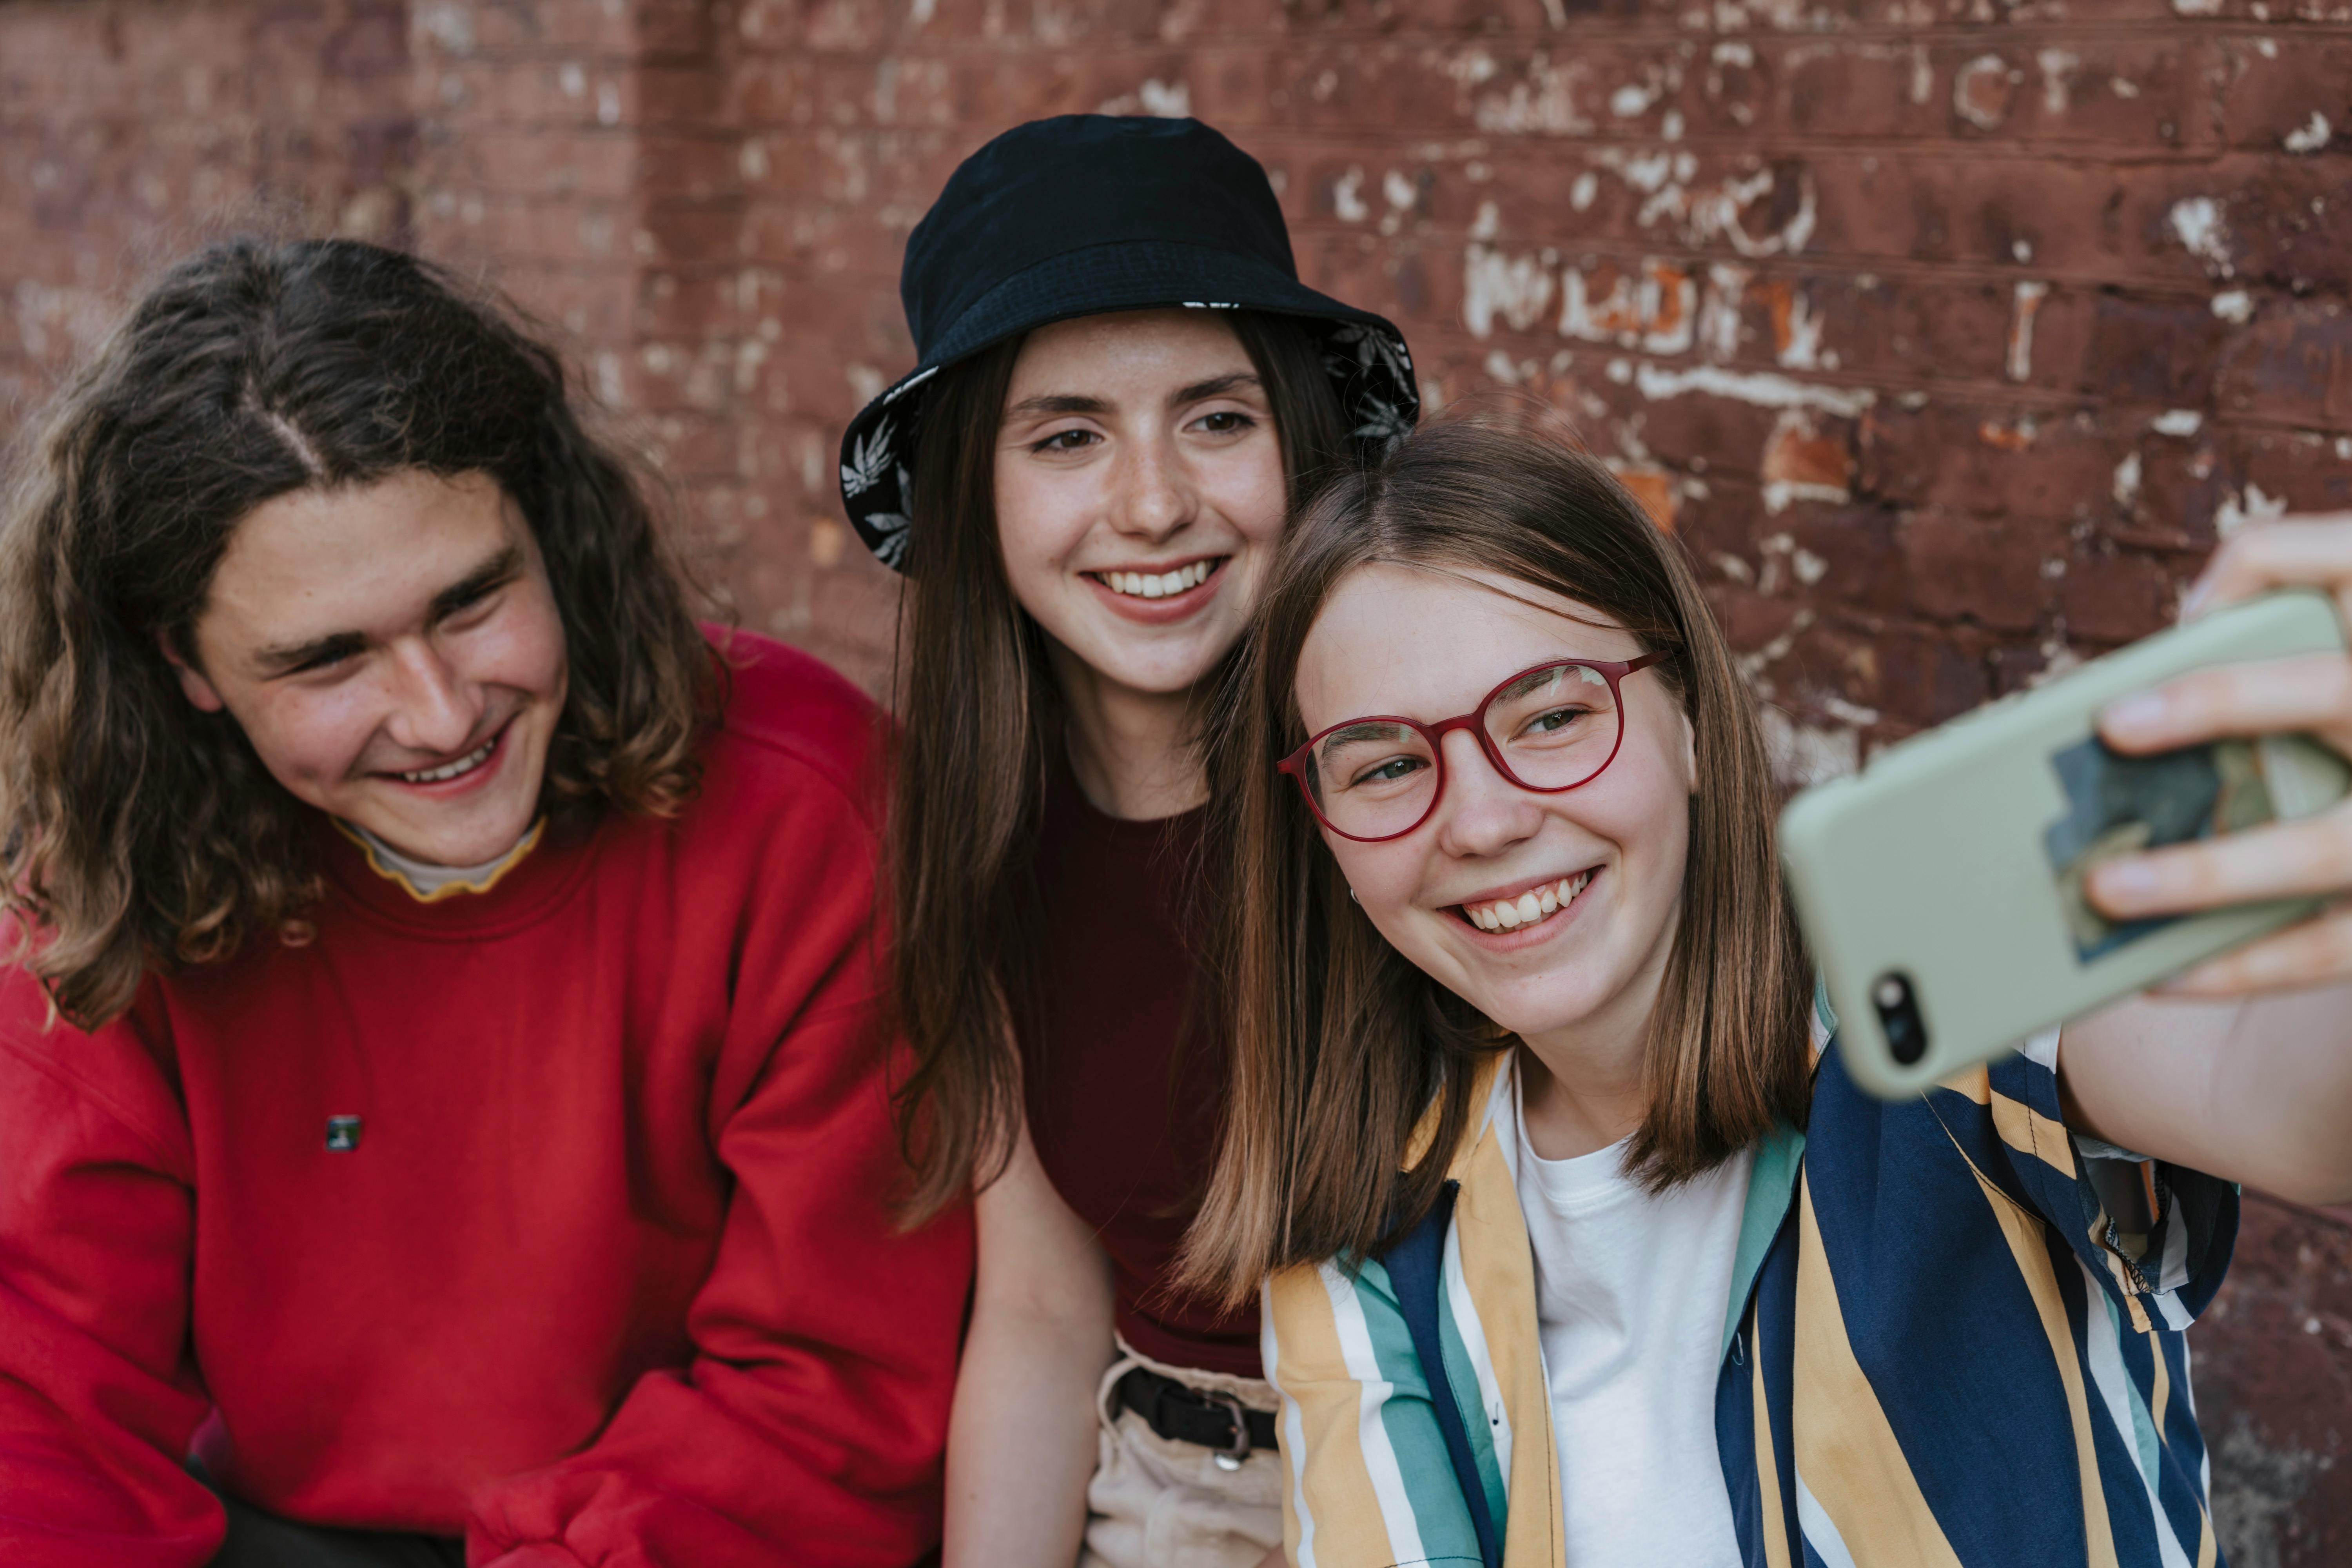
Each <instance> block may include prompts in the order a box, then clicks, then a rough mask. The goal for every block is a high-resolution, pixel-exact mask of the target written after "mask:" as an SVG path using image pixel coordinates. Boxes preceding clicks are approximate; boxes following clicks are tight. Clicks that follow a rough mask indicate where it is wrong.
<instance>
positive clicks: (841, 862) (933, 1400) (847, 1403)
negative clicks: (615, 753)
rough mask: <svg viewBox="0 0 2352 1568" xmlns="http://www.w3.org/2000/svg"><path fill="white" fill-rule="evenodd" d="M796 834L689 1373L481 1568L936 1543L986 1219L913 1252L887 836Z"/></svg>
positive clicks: (752, 1005) (762, 884)
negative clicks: (896, 1100)
mask: <svg viewBox="0 0 2352 1568" xmlns="http://www.w3.org/2000/svg"><path fill="white" fill-rule="evenodd" d="M711 804H714V805H717V804H719V803H711ZM793 816H794V818H795V821H794V823H793V829H792V831H791V832H789V833H788V834H786V835H784V836H783V837H782V841H781V842H778V843H774V844H772V845H771V846H770V847H769V850H768V853H767V854H766V855H765V856H764V857H763V858H762V859H763V863H762V865H761V874H760V878H759V880H758V882H757V883H756V884H755V886H754V889H753V896H752V900H751V904H752V908H751V910H750V912H749V914H748V915H747V916H746V918H745V922H744V930H743V931H742V932H741V933H740V937H739V941H740V963H739V970H738V976H739V978H738V981H737V990H736V995H735V1000H734V1004H733V1007H732V1016H731V1019H730V1024H729V1026H728V1038H727V1041H726V1044H725V1047H724V1048H723V1050H722V1052H721V1054H720V1058H719V1069H718V1072H717V1075H716V1078H715V1079H714V1083H713V1086H712V1097H711V1111H710V1118H711V1138H712V1142H713V1145H714V1147H715V1148H716V1150H717V1152H718V1153H719V1158H720V1159H721V1161H723V1162H724V1163H725V1164H726V1166H727V1167H728V1169H729V1171H730V1172H731V1173H732V1174H733V1176H734V1178H735V1181H736V1188H735V1193H734V1195H733V1198H732V1200H731V1203H730V1209H729V1212H728V1215H727V1220H726V1224H725V1227H724V1231H723V1234H722V1237H721V1240H720V1245H719V1254H718V1259H717V1262H716V1265H715V1267H714V1268H712V1270H711V1273H710V1276H709V1280H708V1282H707V1283H706V1284H705V1286H704V1287H703V1289H702V1290H701V1292H700V1294H699V1295H698V1297H697V1298H696V1300H695V1302H694V1304H693V1307H692V1309H691V1310H690V1312H689V1314H688V1325H687V1326H688V1333H689V1334H690V1336H691V1338H692V1340H693V1344H694V1355H693V1359H692V1360H691V1362H690V1363H688V1365H686V1366H683V1367H680V1368H677V1369H676V1370H667V1371H660V1372H656V1373H650V1374H648V1375H647V1376H646V1377H645V1378H644V1379H642V1380H641V1381H640V1382H639V1383H638V1384H637V1386H636V1387H635V1389H634V1390H633V1391H632V1392H631V1394H629V1396H628V1397H627V1399H626V1400H625V1402H624V1403H623V1404H622V1405H621V1407H620V1409H619V1411H618V1412H617V1413H616V1414H615V1415H614V1418H613V1420H612V1422H611V1423H610V1425H609V1426H607V1427H606V1428H605V1430H604V1433H603V1435H602V1436H600V1437H599V1438H598V1439H597V1440H596V1441H595V1442H594V1443H593V1444H592V1445H591V1446H590V1447H588V1448H586V1449H585V1450H583V1452H581V1453H579V1454H577V1455H574V1456H572V1458H568V1459H566V1460H564V1461H562V1462H561V1463H559V1464H556V1465H553V1466H551V1467H549V1468H545V1469H541V1470H538V1471H535V1472H531V1473H529V1474H526V1475H523V1476H520V1477H518V1478H515V1479H511V1480H509V1481H505V1482H502V1483H499V1484H498V1485H495V1486H493V1487H490V1488H488V1489H486V1490H485V1491H484V1492H483V1493H482V1494H480V1495H478V1497H477V1498H476V1500H475V1503H474V1517H473V1519H472V1521H471V1524H470V1528H469V1531H468V1536H469V1540H468V1552H469V1556H470V1559H471V1561H473V1562H475V1563H495V1564H498V1565H499V1568H559V1565H570V1564H575V1563H576V1564H614V1565H615V1568H618V1565H621V1564H627V1565H628V1568H640V1565H646V1568H656V1565H657V1568H739V1565H740V1568H754V1565H761V1568H765V1565H772V1564H785V1563H837V1564H842V1565H844V1568H861V1565H868V1564H870V1565H874V1568H883V1565H892V1568H896V1565H900V1564H905V1563H910V1562H912V1561H914V1560H915V1559H917V1558H919V1557H920V1556H922V1555H923V1554H924V1553H925V1552H928V1551H929V1550H930V1549H931V1548H932V1547H934V1546H935V1545H936V1544H937V1543H938V1541H939V1535H940V1498H941V1474H942V1455H943V1451H944V1445H945V1441H946V1433H947V1416H948V1405H949V1400H950V1395H951V1394H952V1391H953V1386H954V1377H955V1359H956V1350H957V1341H958V1336H959V1334H960V1331H961V1323H962V1317H963V1310H964V1305H965V1297H966V1293H967V1290H968V1287H969V1283H970V1279H971V1219H970V1215H969V1212H968V1211H965V1210H958V1211H954V1212H952V1213H950V1215H946V1216H943V1217H942V1218H940V1219H939V1220H936V1221H934V1222H933V1223H931V1224H930V1225H928V1226H923V1227H921V1228H919V1229H917V1230H913V1231H910V1232H909V1231H901V1230H900V1229H899V1227H898V1219H897V1216H896V1215H895V1214H894V1213H893V1212H892V1209H891V1206H890V1205H891V1201H892V1198H893V1196H894V1194H898V1193H899V1192H902V1191H903V1190H904V1176H903V1169H902V1166H901V1163H900V1160H899V1155H898V1142H897V1137H896V1133H895V1131H894V1130H893V1126H892V1122H891V1117H890V1108H889V1103H888V1095H887V1081H886V1078H887V1075H886V1072H885V1064H886V1052H885V1050H884V1049H883V1042H881V1041H880V1040H879V1039H878V1037H877V1032H876V1027H875V1023H874V1017H875V1013H874V1004H875V996H874V985H875V976H874V953H873V952H872V947H873V942H874V935H873V930H872V927H871V923H870V922H871V918H872V899H873V891H874V862H875V845H874V836H873V834H872V832H871V830H870V828H869V827H868V826H867V825H866V822H865V820H864V819H863V817H862V816H860V815H859V814H858V813H857V812H856V810H855V809H854V807H853V806H852V805H851V803H850V802H849V801H848V800H847V799H846V798H845V797H844V796H841V795H839V794H838V793H837V792H836V793H834V794H832V795H828V796H826V798H825V800H824V802H822V803H821V808H815V809H813V808H810V807H808V806H806V805H803V806H802V807H796V808H795V811H794V813H793Z"/></svg>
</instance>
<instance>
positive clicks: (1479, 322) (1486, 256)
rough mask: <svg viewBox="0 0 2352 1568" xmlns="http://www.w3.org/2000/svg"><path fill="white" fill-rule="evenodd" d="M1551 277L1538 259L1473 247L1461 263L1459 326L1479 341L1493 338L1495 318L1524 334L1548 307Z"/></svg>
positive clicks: (1481, 246)
mask: <svg viewBox="0 0 2352 1568" xmlns="http://www.w3.org/2000/svg"><path fill="white" fill-rule="evenodd" d="M1551 291H1552V279H1551V273H1550V271H1549V268H1546V267H1545V266H1544V265H1543V263H1542V261H1541V260H1540V259H1538V258H1536V257H1533V256H1519V257H1511V256H1506V255H1505V254H1504V253H1503V252H1501V251H1499V250H1495V249H1491V248H1489V247H1486V246H1484V245H1472V246H1471V247H1469V249H1468V250H1467V251H1466V252H1465V254H1464V257H1463V261H1462V324H1463V325H1464V326H1465V327H1467V328H1469V329H1470V334H1471V336H1473V337H1479V338H1484V337H1489V336H1492V335H1493V333H1494V331H1495V321H1496V318H1497V317H1499V318H1501V319H1502V320H1503V321H1507V322H1508V323H1509V325H1510V327H1511V330H1512V331H1521V332H1523V331H1527V330H1528V328H1529V327H1532V326H1534V325H1535V324H1536V321H1538V319H1539V318H1540V317H1541V316H1542V315H1543V313H1544V308H1545V307H1546V306H1547V305H1549V304H1550V303H1551Z"/></svg>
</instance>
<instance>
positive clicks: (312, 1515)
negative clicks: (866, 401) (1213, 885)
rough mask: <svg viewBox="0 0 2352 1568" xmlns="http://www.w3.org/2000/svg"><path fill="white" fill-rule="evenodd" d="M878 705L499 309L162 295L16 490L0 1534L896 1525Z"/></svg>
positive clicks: (895, 1305) (929, 1325)
mask: <svg viewBox="0 0 2352 1568" xmlns="http://www.w3.org/2000/svg"><path fill="white" fill-rule="evenodd" d="M872 727H873V716H872V711H871V710H870V708H869V706H868V704H867V703H866V700H864V699H863V698H862V697H861V696H860V695H859V694H858V693H856V691H855V690H853V689H851V688H850V687H849V686H847V685H846V684H845V682H843V681H842V680H841V679H838V678H837V677H835V675H833V674H832V673H831V672H830V671H828V670H826V669H825V668H824V667H822V666H821V665H818V664H816V663H815V662H814V661H813V660H811V659H808V658H804V657H803V656H801V655H798V654H795V653H793V652H791V651H789V650H787V649H785V648H782V647H778V646H776V645H774V644H772V643H768V642H765V641H762V640H761V639H758V638H754V637H745V636H740V635H736V636H727V635H723V634H719V633H715V632H714V633H708V634H706V632H705V631H704V630H702V629H700V628H698V626H696V624H695V622H694V620H693V619H692V617H691V616H690V615H689V613H688V596H687V594H686V592H685V590H684V588H683V587H682V586H681V584H680V581H679V579H678V577H677V575H676V574H675V573H674V572H673V570H672V569H671V568H670V566H669V565H668V564H667V561H666V559H665V556H664V554H663V552H662V551H661V549H660V548H659V545H658V542H657V540H656V532H655V528H654V523H653V520H652V517H651V515H650V512H649V510H648V508H647V505H646V501H645V500H644V499H643V494H642V492H641V490H640V489H639V487H638V486H637V484H636V483H635V481H634V479H632V477H631V474H630V471H629V469H628V468H627V466H626V465H625V463H623V462H622V461H621V460H619V459H618V458H616V457H615V456H614V454H613V452H612V451H610V450H609V449H608V448H607V447H604V445H602V444H600V443H599V442H598V441H597V440H596V439H594V438H593V437H591V436H590V435H589V434H588V433H587V432H586V431H585V430H584V429H583V426H582V423H581V421H580V419H579V418H578V416H577V415H576V414H575V411H574V409H573V407H572V401H571V399H570V398H569V397H568V396H567V394H566V390H565V377H564V372H563V369H562V363H561V362H560V361H559V359H558V358H557V357H556V356H555V355H554V354H553V353H551V352H550V351H549V350H548V349H547V348H545V347H544V346H542V345H541V343H539V342H536V341H534V340H533V339H532V338H531V337H530V334H529V333H528V332H526V331H523V330H522V329H521V328H520V327H519V326H518V325H517V324H516V323H515V321H513V319H512V318H511V316H510V315H509V312H507V311H506V310H504V309H503V308H501V307H499V306H498V305H496V304H494V303H492V302H489V301H487V300H482V299H480V298H478V297H477V296H476V295H475V294H474V293H473V292H472V291H471V290H469V289H466V288H464V287H461V286H459V285H457V283H455V282H453V281H452V280H451V279H448V278H447V277H446V276H445V275H443V274H441V273H439V272H437V271H436V270H434V269H433V268H429V267H427V266H425V265H424V264H422V263H419V262H417V261H415V260H413V259H411V258H406V257H403V256H400V255H396V254H394V253H392V252H389V251H385V250H381V249H377V248H374V247H368V246H363V245H359V244H355V243H349V242H306V243H299V244H293V245H286V246H269V245H263V244H259V243H251V242H239V243H233V244H229V245H225V246H221V247H215V248H213V249H210V250H207V251H205V252H204V253H202V254H200V255H198V256H196V257H195V258H193V259H191V260H189V261H187V262H184V264H182V265H181V266H180V267H178V268H176V269H174V270H173V271H172V272H171V273H170V274H169V275H168V276H167V277H165V278H164V279H163V281H162V282H161V283H160V284H159V285H158V286H157V287H156V288H155V289H153V290H152V291H151V292H150V293H149V294H148V295H147V297H146V298H145V299H144V300H142V301H141V302H140V303H139V304H138V305H137V307H136V308H135V309H134V310H132V311H131V315H130V316H129V318H128V320H127V321H125V322H124V324H123V325H122V326H121V328H120V329H119V330H118V331H116V332H115V334H114V335H113V337H112V338H111V339H110V341H109V342H107V343H106V344H105V345H104V347H103V348H101V349H100V351H99V352H98V353H97V354H96V356H95V358H94V360H93V361H92V363H89V365H88V366H86V367H85V368H84V369H83V370H82V371H81V373H80V374H79V376H78V377H77V378H76V379H74V380H73V381H72V383H71V384H69V385H68V387H67V388H66V389H65V391H64V392H63V393H62V394H61V395H60V396H59V398H58V401H57V403H56V404H55V405H54V406H53V408H52V409H51V410H50V411H49V413H48V414H47V416H46V418H45V419H44V420H43V421H42V423H41V426H40V430H39V435H38V438H37V442H36V443H35V444H34V445H33V446H31V447H29V448H28V449H27V451H26V454H25V457H24V459H23V460H22V461H21V462H20V463H19V464H18V474H17V476H16V484H15V487H14V489H13V490H12V492H11V493H10V495H9V498H8V499H7V500H6V501H5V506H0V846H5V850H4V851H0V852H5V887H0V896H5V900H6V901H7V904H8V906H9V909H10V921H9V923H10V925H11V926H12V927H13V934H14V936H15V938H16V944H17V945H16V960H15V963H13V964H12V965H11V966H9V967H8V968H7V969H6V970H5V973H0V1559H5V1561H6V1562H7V1563H11V1564H14V1565H16V1568H50V1565H55V1568H68V1565H70V1568H90V1565H93V1564H117V1563H120V1564H126V1565H131V1564H135V1565H138V1568H167V1565H179V1564H187V1565H191V1568H193V1565H194V1564H198V1563H205V1562H207V1561H217V1562H219V1563H236V1564H247V1563H412V1562H413V1563H434V1562H442V1561H446V1562H449V1563H457V1562H461V1561H466V1560H467V1556H466V1554H467V1553H470V1560H471V1561H472V1562H474V1563H500V1564H512V1565H520V1564H526V1563H529V1564H559V1563H622V1562H626V1563H653V1564H671V1565H677V1568H686V1565H692V1568H709V1565H723V1564H755V1563H786V1562H792V1563H801V1562H814V1561H823V1562H826V1563H845V1564H846V1563H872V1564H877V1565H879V1564H885V1563H906V1562H908V1561H910V1560H912V1559H914V1558H915V1557H917V1556H918V1555H919V1554H920V1553H921V1552H924V1551H925V1550H927V1549H928V1548H929V1546H930V1545H931V1544H932V1543H933V1542H935V1541H936V1540H937V1531H938V1510H939V1467H940V1448H941V1444H942V1441H943V1438H944V1434H945V1430H946V1420H947V1407H948V1401H949V1395H950V1388H951V1382H952V1377H953V1363H954V1353H955V1340H956V1334H957V1331H958V1324H959V1320H960V1315H961V1310H962V1306H963V1300H964V1293H965V1286H966V1280H967V1277H968V1271H969V1268H970V1239H969V1234H968V1229H967V1227H966V1226H965V1224H964V1222H963V1221H962V1220H961V1218H960V1217H959V1216H956V1215H950V1218H949V1219H948V1221H946V1222H945V1223H941V1224H935V1225H932V1226H928V1227H926V1228H924V1229H921V1230H919V1231H916V1232H913V1233H901V1232H900V1231H899V1229H898V1227H897V1226H896V1225H895V1224H894V1222H893V1216H892V1213H891V1210H890V1207H889V1205H890V1203H891V1201H892V1198H893V1195H894V1193H895V1190H896V1187H897V1184H898V1169H899V1167H898V1150H897V1145H896V1142H895V1139H894V1135H893V1133H892V1131H891V1122H890V1116H889V1108H888V1105H887V1082H886V1079H887V1058H886V1052H885V1050H884V1049H883V1044H884V1043H883V1042H882V1041H880V1040H878V1039H877V1038H876V1037H875V1036H874V1032H873V1026H872V1017H873V1013H872V1009H871V1008H870V1006H869V998H870V995H871V993H872V991H873V986H874V981H873V977H872V967H871V966H872V959H873V955H872V954H871V953H870V952H869V951H868V950H869V946H870V943H871V941H872V929H873V928H872V922H871V900H872V894H873V879H874V868H873V859H874V854H875V824H876V816H875V812H874V806H873V803H872V801H871V800H870V799H869V773H868V769H867V765H866V751H867V747H868V745H869V742H870V741H871V739H872ZM225 1515H226V1524H225V1523H224V1516H225ZM225 1530H226V1544H224V1531H225ZM461 1537H462V1540H460V1538H461ZM216 1552H218V1553H219V1555H218V1557H217V1558H215V1553H216Z"/></svg>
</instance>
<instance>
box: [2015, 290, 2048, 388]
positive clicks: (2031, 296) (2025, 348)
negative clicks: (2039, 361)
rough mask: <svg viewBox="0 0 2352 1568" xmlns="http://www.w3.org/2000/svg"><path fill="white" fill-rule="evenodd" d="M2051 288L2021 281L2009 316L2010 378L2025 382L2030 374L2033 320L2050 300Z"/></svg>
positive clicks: (2031, 372) (2030, 377)
mask: <svg viewBox="0 0 2352 1568" xmlns="http://www.w3.org/2000/svg"><path fill="white" fill-rule="evenodd" d="M2049 293H2050V285H2049V284H2047V283H2036V282H2032V281H2030V280H2028V279H2019V281H2018V285H2017V299H2016V302H2015V304H2014V305H2013V306H2012V307H2011V310H2010V316H2009V363H2008V366H2007V369H2008V373H2009V379H2010V380H2011V381H2027V380H2030V379H2032V375H2033V318H2034V317H2035V316H2036V315H2038V314H2040V313H2041V310H2042V300H2044V299H2046V298H2048V297H2049Z"/></svg>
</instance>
